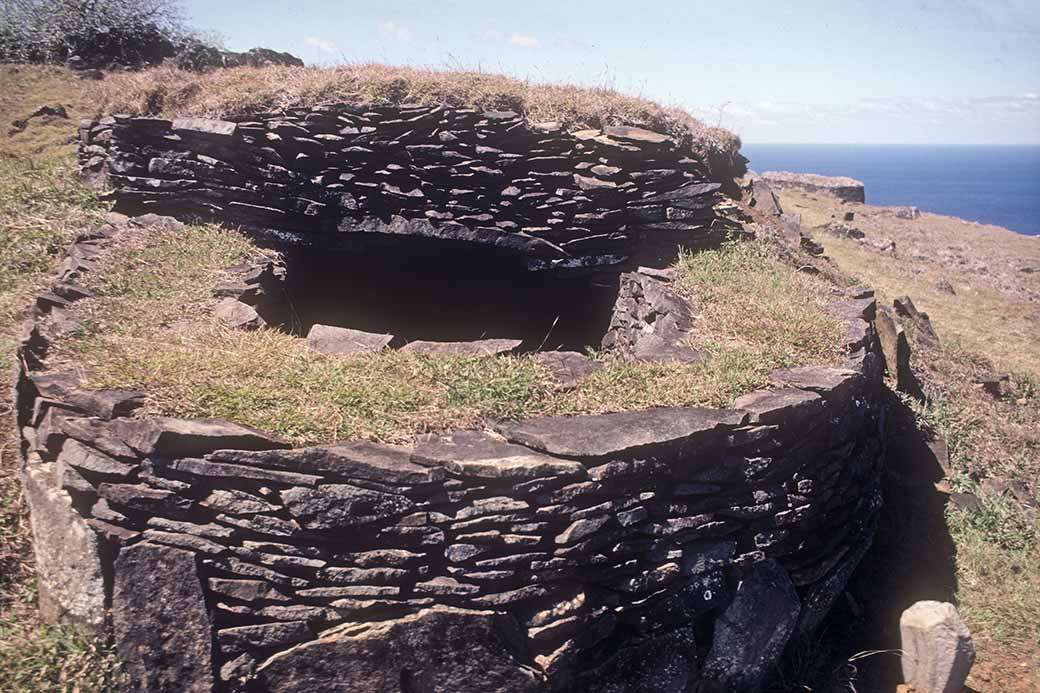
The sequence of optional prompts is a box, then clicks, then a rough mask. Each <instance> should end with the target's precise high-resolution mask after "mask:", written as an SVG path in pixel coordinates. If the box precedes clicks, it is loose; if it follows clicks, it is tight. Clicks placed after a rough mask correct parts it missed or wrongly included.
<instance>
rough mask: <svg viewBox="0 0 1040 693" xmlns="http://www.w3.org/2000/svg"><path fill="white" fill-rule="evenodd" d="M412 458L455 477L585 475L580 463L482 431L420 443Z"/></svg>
mask: <svg viewBox="0 0 1040 693" xmlns="http://www.w3.org/2000/svg"><path fill="white" fill-rule="evenodd" d="M412 459H414V460H416V461H417V462H419V463H420V464H427V465H440V466H443V467H446V468H447V469H449V470H451V471H452V472H454V473H456V474H461V475H464V476H473V477H482V478H488V479H504V478H510V479H536V478H540V477H546V476H586V470H585V467H584V465H582V464H580V463H578V462H572V461H568V460H559V459H556V458H555V457H549V456H548V455H542V454H540V453H537V452H534V451H533V450H531V449H530V448H528V447H524V446H522V445H512V444H510V443H507V442H505V441H503V440H498V439H496V438H493V437H491V436H490V435H488V434H486V433H482V432H480V431H458V432H456V433H453V434H451V435H448V436H437V437H430V438H426V439H425V440H421V441H420V442H418V443H417V444H416V446H415V452H414V453H413V454H412Z"/></svg>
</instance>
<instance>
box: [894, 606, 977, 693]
mask: <svg viewBox="0 0 1040 693" xmlns="http://www.w3.org/2000/svg"><path fill="white" fill-rule="evenodd" d="M899 635H900V638H901V640H902V650H903V659H902V661H903V678H904V679H905V680H906V682H907V683H909V684H910V685H912V686H913V687H914V690H918V691H928V692H929V693H960V691H961V690H962V688H963V687H964V681H965V679H967V677H968V673H969V672H970V671H971V666H972V664H974V663H975V646H974V645H973V644H972V641H971V634H970V633H968V628H967V627H966V626H965V625H964V622H963V621H961V618H960V615H958V613H957V608H956V607H954V605H953V604H949V603H946V602H934V601H924V602H917V603H916V604H914V605H913V606H911V607H910V608H909V609H907V610H906V611H904V612H903V615H902V616H901V617H900V618H899Z"/></svg>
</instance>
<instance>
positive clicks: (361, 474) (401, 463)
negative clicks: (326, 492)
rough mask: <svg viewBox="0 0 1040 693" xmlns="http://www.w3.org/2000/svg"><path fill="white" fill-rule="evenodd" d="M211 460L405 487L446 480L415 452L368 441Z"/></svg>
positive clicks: (222, 453)
mask: <svg viewBox="0 0 1040 693" xmlns="http://www.w3.org/2000/svg"><path fill="white" fill-rule="evenodd" d="M208 459H211V460H215V461H219V462H234V463H237V464H247V465H257V466H261V467H275V468H278V469H284V470H287V471H292V472H302V473H309V474H323V475H335V476H339V477H344V478H348V479H368V480H371V481H378V482H380V483H383V484H392V485H403V486H416V485H423V484H431V483H436V482H439V481H442V480H443V479H445V478H446V474H445V472H444V470H443V469H437V468H429V467H423V466H421V465H418V464H415V463H414V462H412V460H411V452H410V451H409V450H407V449H405V448H401V447H396V446H393V445H381V444H379V443H371V442H368V441H354V442H349V443H342V444H339V445H328V446H321V447H313V448H297V449H294V450H268V451H260V452H248V451H241V450H218V451H217V452H214V453H213V454H211V455H209V456H208Z"/></svg>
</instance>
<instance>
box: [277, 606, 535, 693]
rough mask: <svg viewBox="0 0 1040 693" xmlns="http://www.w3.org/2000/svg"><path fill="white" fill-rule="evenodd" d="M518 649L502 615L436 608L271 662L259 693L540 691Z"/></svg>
mask: <svg viewBox="0 0 1040 693" xmlns="http://www.w3.org/2000/svg"><path fill="white" fill-rule="evenodd" d="M521 642H523V636H522V634H521V632H520V630H519V627H518V626H517V624H516V622H515V621H513V619H512V618H511V617H509V616H506V615H500V614H495V613H493V612H490V611H469V610H464V609H456V608H452V607H445V606H437V607H433V608H430V609H424V610H422V611H420V612H419V613H417V614H413V615H410V616H405V617H403V618H399V619H396V620H391V621H383V622H376V623H371V624H368V625H367V626H358V625H357V624H351V625H350V626H345V627H343V628H340V629H334V630H332V631H329V632H328V633H327V634H326V635H324V636H323V637H322V638H320V639H318V640H315V641H313V642H309V643H306V644H303V645H300V646H297V647H294V648H292V649H291V650H288V651H286V652H282V653H279V654H276V655H274V656H273V657H271V658H270V659H268V660H267V661H266V662H264V663H262V664H261V665H260V667H259V668H258V669H257V677H258V679H259V682H260V684H261V686H262V687H263V689H264V690H271V691H294V692H295V693H356V692H357V691H373V692H379V693H382V692H386V693H391V692H394V693H396V692H397V691H452V693H478V692H479V693H487V692H488V691H509V692H510V693H535V692H536V691H544V690H545V686H544V683H543V680H542V677H541V675H540V674H539V673H537V672H536V671H535V670H533V669H532V668H530V667H529V666H526V665H525V664H523V663H522V662H524V661H526V660H527V657H526V653H524V652H523V651H522V650H520V649H519V646H518V643H521ZM416 653H422V656H421V657H417V656H416Z"/></svg>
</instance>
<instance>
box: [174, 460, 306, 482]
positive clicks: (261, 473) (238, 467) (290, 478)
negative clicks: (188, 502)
mask: <svg viewBox="0 0 1040 693" xmlns="http://www.w3.org/2000/svg"><path fill="white" fill-rule="evenodd" d="M161 468H163V469H170V470H173V471H175V472H180V473H181V474H191V475H194V476H209V477H217V478H228V479H254V480H257V481H272V482H275V483H279V484H288V485H293V486H297V485H303V486H314V485H316V484H317V483H318V482H319V481H321V477H319V476H314V475H313V474H298V473H296V472H283V471H281V470H280V469H264V468H263V467H250V466H246V465H243V464H225V463H223V462H210V461H209V460H198V459H192V458H184V459H179V460H171V461H168V462H166V463H165V464H163V465H162V467H161Z"/></svg>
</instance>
